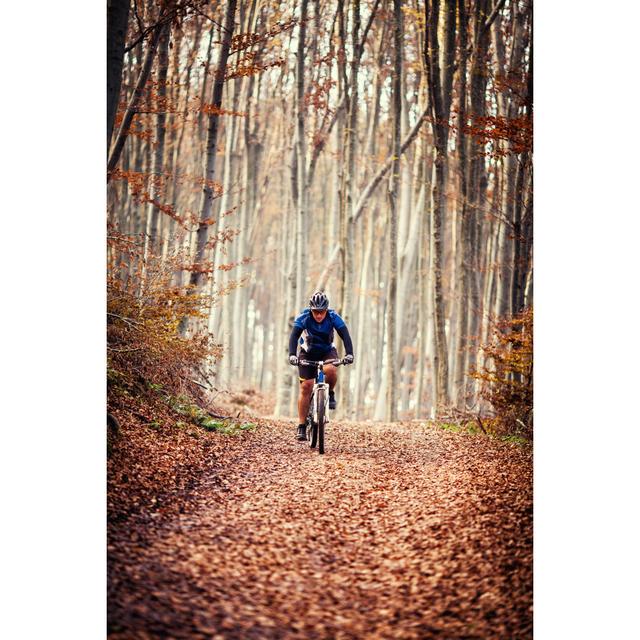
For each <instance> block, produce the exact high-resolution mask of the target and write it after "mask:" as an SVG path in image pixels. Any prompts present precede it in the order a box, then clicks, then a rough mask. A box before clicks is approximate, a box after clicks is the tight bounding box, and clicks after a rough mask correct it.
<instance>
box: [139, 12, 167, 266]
mask: <svg viewBox="0 0 640 640" xmlns="http://www.w3.org/2000/svg"><path fill="white" fill-rule="evenodd" d="M170 28H171V25H170V24H166V25H163V26H162V27H161V29H162V33H161V35H160V42H159V43H158V90H157V100H156V109H157V111H158V115H157V127H156V148H155V153H154V156H153V177H152V184H151V199H152V202H151V203H149V207H148V212H147V220H148V221H149V223H148V227H147V237H146V239H145V241H146V249H148V250H150V251H151V252H155V251H157V249H158V220H159V218H160V208H159V206H158V205H159V204H160V202H159V199H160V197H161V194H162V193H164V190H163V188H162V173H163V166H164V165H163V163H164V141H165V134H166V122H167V112H166V111H167V69H168V66H169V36H170ZM146 253H147V250H145V254H146Z"/></svg>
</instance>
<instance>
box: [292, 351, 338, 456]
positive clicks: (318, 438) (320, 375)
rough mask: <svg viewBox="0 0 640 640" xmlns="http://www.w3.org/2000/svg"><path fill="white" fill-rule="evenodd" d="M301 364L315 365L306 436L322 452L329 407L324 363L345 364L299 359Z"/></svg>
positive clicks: (336, 361) (332, 362)
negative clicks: (314, 380)
mask: <svg viewBox="0 0 640 640" xmlns="http://www.w3.org/2000/svg"><path fill="white" fill-rule="evenodd" d="M298 362H299V363H300V364H301V365H303V366H305V367H308V366H311V367H317V373H316V382H315V384H314V385H313V391H312V392H311V400H310V401H309V413H308V414H307V422H306V426H307V437H308V438H309V443H310V445H311V448H312V449H315V448H316V445H317V446H318V453H320V454H323V453H324V427H325V425H326V424H327V422H328V420H327V409H328V408H329V384H328V383H326V382H325V381H324V365H325V364H332V365H334V366H336V367H339V366H340V365H341V364H347V363H346V362H345V361H344V360H324V361H323V360H299V361H298Z"/></svg>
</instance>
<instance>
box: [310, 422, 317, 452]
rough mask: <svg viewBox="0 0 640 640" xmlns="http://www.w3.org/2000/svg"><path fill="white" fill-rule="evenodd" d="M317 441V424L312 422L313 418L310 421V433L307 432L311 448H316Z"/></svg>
mask: <svg viewBox="0 0 640 640" xmlns="http://www.w3.org/2000/svg"><path fill="white" fill-rule="evenodd" d="M317 443H318V425H317V424H316V423H315V422H313V420H312V421H311V433H310V434H309V446H310V447H311V448H312V449H315V448H316V445H317Z"/></svg>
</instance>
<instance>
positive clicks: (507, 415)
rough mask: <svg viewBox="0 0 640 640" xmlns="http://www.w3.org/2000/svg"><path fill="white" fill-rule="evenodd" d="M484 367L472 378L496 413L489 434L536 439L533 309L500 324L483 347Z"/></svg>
mask: <svg viewBox="0 0 640 640" xmlns="http://www.w3.org/2000/svg"><path fill="white" fill-rule="evenodd" d="M483 352H484V354H485V359H484V364H483V366H482V367H481V368H480V369H479V370H478V371H475V372H473V373H472V374H471V375H472V376H473V377H475V378H477V379H478V380H480V383H481V384H480V395H481V397H482V398H483V399H485V400H487V401H488V402H489V403H490V404H491V406H492V407H493V409H494V411H495V417H494V418H492V419H491V420H490V421H488V428H487V431H489V430H490V431H491V432H493V433H495V434H496V435H498V436H505V437H515V438H524V439H528V440H530V439H531V438H532V437H533V308H528V309H525V310H524V311H523V312H522V313H520V314H518V315H516V316H514V317H513V318H507V319H503V320H500V321H498V322H497V323H496V325H495V328H494V332H493V339H492V341H491V342H490V343H489V344H487V345H484V346H483Z"/></svg>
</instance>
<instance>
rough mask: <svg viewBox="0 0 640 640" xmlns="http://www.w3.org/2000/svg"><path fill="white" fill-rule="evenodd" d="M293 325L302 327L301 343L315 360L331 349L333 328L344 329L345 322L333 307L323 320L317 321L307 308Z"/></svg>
mask: <svg viewBox="0 0 640 640" xmlns="http://www.w3.org/2000/svg"><path fill="white" fill-rule="evenodd" d="M293 326H294V327H297V328H298V329H302V335H301V336H300V340H299V345H300V347H301V348H302V349H304V351H305V352H306V353H307V355H308V356H309V358H310V359H311V360H314V359H318V358H320V357H322V356H323V355H324V354H325V353H327V352H328V351H329V350H331V348H332V347H333V346H334V345H333V330H334V328H335V329H342V327H344V326H345V322H344V320H343V319H342V318H341V317H340V316H339V315H338V314H337V313H336V312H335V311H334V310H333V309H329V311H328V313H327V315H326V316H325V317H324V320H323V321H322V322H316V321H315V320H314V319H313V314H312V313H311V310H310V309H308V308H307V309H305V310H304V311H303V312H302V313H301V314H300V315H299V316H298V317H297V318H296V319H295V321H294V323H293Z"/></svg>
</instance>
